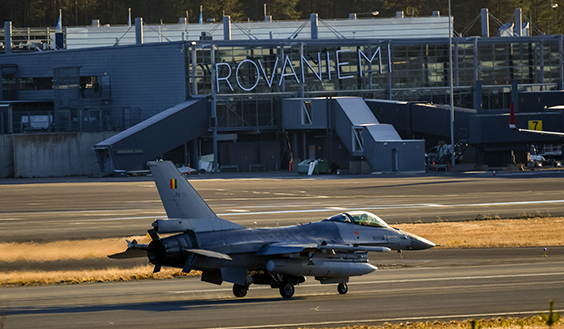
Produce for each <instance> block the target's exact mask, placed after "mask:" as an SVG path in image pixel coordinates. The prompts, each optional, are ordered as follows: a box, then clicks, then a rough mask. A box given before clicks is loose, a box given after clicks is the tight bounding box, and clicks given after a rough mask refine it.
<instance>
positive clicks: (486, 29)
mask: <svg viewBox="0 0 564 329" xmlns="http://www.w3.org/2000/svg"><path fill="white" fill-rule="evenodd" d="M489 36H490V15H489V13H488V8H482V37H484V38H488V37H489Z"/></svg>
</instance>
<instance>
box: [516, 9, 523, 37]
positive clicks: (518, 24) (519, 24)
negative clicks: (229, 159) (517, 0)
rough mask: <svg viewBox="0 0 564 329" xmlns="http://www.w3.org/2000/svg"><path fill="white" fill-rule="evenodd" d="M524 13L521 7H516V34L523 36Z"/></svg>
mask: <svg viewBox="0 0 564 329" xmlns="http://www.w3.org/2000/svg"><path fill="white" fill-rule="evenodd" d="M522 29H523V15H522V13H521V8H515V36H516V37H522V36H523V30H522Z"/></svg>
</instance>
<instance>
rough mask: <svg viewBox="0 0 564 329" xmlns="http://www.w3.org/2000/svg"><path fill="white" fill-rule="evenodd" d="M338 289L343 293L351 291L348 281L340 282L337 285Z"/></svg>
mask: <svg viewBox="0 0 564 329" xmlns="http://www.w3.org/2000/svg"><path fill="white" fill-rule="evenodd" d="M337 291H338V292H339V293H340V294H341V295H344V294H346V293H347V291H349V287H348V286H347V284H346V283H339V285H338V286H337Z"/></svg>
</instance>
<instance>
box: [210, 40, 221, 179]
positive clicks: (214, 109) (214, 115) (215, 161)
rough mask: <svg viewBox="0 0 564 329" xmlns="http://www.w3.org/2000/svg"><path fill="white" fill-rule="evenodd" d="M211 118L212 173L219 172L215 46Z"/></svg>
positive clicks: (212, 52) (212, 53)
mask: <svg viewBox="0 0 564 329" xmlns="http://www.w3.org/2000/svg"><path fill="white" fill-rule="evenodd" d="M211 74H212V78H211V92H212V97H211V118H210V126H211V129H212V130H213V172H215V173H217V172H219V166H218V158H217V157H218V152H217V102H216V97H217V96H216V83H217V81H216V79H217V77H216V74H217V73H216V68H215V45H214V44H213V43H212V45H211Z"/></svg>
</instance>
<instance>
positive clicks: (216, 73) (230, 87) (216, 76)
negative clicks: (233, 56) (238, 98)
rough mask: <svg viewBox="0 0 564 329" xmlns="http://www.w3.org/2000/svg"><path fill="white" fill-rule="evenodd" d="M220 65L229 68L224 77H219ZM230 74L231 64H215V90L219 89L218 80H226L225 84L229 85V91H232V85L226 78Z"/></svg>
mask: <svg viewBox="0 0 564 329" xmlns="http://www.w3.org/2000/svg"><path fill="white" fill-rule="evenodd" d="M220 65H225V66H227V68H228V69H229V74H228V75H227V76H226V77H223V78H220V77H219V66H220ZM230 76H231V65H229V64H228V63H217V64H215V81H216V83H217V90H218V91H219V80H225V82H227V84H228V85H229V89H231V91H233V86H232V85H231V83H230V82H229V80H228V79H229V77H230Z"/></svg>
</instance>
